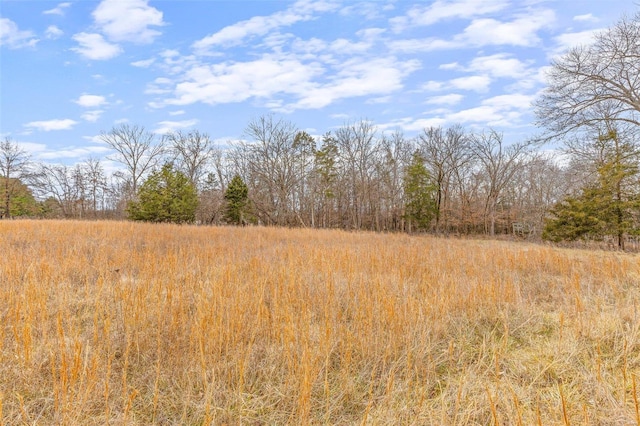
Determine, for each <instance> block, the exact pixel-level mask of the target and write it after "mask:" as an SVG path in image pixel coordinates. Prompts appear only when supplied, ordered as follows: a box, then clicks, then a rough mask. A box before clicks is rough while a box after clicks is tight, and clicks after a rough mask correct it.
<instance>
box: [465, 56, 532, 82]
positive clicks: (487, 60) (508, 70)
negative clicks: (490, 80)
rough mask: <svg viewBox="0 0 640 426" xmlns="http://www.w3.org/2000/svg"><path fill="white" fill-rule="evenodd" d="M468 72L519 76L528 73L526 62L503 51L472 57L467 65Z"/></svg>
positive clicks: (511, 76)
mask: <svg viewBox="0 0 640 426" xmlns="http://www.w3.org/2000/svg"><path fill="white" fill-rule="evenodd" d="M467 71H469V72H477V73H487V74H489V75H491V76H493V77H497V78H501V77H507V78H514V79H515V78H520V77H522V76H524V75H526V74H528V73H529V71H528V70H527V64H526V63H524V62H522V61H521V60H519V59H516V58H511V57H509V55H507V54H504V53H498V54H495V55H489V56H478V57H477V58H474V59H473V60H472V61H471V63H470V64H469V67H468V68H467Z"/></svg>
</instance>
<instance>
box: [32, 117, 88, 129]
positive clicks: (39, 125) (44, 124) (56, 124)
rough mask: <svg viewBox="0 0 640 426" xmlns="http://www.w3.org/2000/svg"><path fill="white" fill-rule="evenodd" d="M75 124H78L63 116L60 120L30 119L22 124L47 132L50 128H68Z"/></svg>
mask: <svg viewBox="0 0 640 426" xmlns="http://www.w3.org/2000/svg"><path fill="white" fill-rule="evenodd" d="M76 124H78V122H77V121H75V120H71V119H69V118H65V119H62V120H47V121H32V122H30V123H27V124H25V125H24V126H25V127H29V128H33V129H38V130H42V131H45V132H48V131H50V130H69V129H71V128H72V127H73V126H75V125H76Z"/></svg>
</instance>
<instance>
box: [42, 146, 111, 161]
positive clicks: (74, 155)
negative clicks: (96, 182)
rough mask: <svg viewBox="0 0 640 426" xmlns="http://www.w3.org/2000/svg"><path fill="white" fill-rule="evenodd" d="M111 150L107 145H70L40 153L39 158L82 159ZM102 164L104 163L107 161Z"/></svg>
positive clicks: (45, 159)
mask: <svg viewBox="0 0 640 426" xmlns="http://www.w3.org/2000/svg"><path fill="white" fill-rule="evenodd" d="M110 151H111V150H110V149H109V148H107V147H105V146H80V147H76V146H70V147H64V148H62V149H57V150H55V151H46V152H42V153H39V154H38V156H37V158H38V159H40V160H44V161H52V160H60V159H63V158H64V159H76V160H82V159H86V158H89V157H101V156H104V155H105V154H108V153H109V152H110ZM101 163H102V162H101ZM102 164H103V165H104V164H105V163H102Z"/></svg>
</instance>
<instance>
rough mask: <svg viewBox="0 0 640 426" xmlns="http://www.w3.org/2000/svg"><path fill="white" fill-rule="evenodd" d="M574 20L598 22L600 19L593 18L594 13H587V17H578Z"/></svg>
mask: <svg viewBox="0 0 640 426" xmlns="http://www.w3.org/2000/svg"><path fill="white" fill-rule="evenodd" d="M573 20H574V21H578V22H598V21H599V20H600V19H598V18H596V17H595V16H593V14H592V13H587V14H585V15H576V16H574V17H573Z"/></svg>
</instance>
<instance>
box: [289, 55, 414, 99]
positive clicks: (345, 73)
mask: <svg viewBox="0 0 640 426" xmlns="http://www.w3.org/2000/svg"><path fill="white" fill-rule="evenodd" d="M419 68H420V62H419V61H417V60H408V61H399V60H397V59H396V58H394V57H385V58H373V59H370V60H361V59H355V60H351V61H347V62H346V63H345V64H344V65H343V67H342V69H341V70H340V71H338V73H337V74H336V75H335V77H333V78H332V79H331V80H330V81H329V82H328V83H326V84H313V85H312V87H311V88H310V89H307V90H304V91H302V92H299V93H298V94H297V95H298V96H299V97H300V99H299V100H298V101H297V102H295V103H294V104H292V105H289V106H288V108H291V109H292V110H294V109H316V108H322V107H325V106H327V105H329V104H331V103H333V102H335V101H337V100H340V99H344V98H351V97H359V96H366V95H386V94H390V93H392V92H394V91H397V90H400V89H402V88H403V87H404V86H403V79H404V77H406V76H407V75H409V74H411V73H413V72H414V71H416V70H418V69H419Z"/></svg>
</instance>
